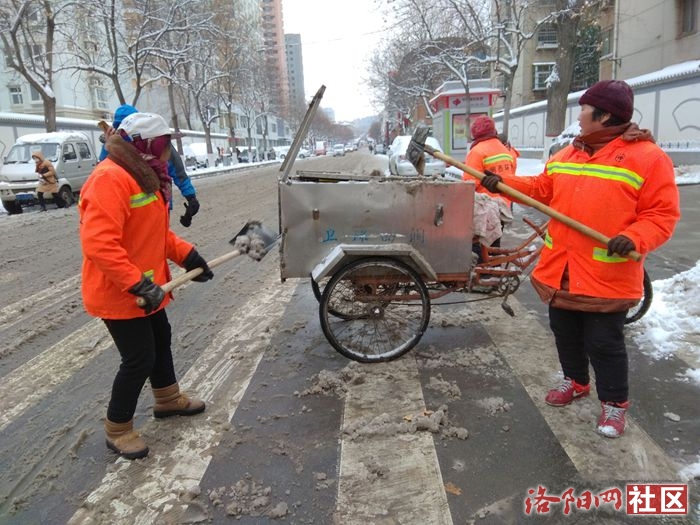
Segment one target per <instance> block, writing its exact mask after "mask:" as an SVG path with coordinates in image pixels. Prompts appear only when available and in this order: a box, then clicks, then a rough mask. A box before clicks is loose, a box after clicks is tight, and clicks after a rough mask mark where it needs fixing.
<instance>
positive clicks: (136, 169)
mask: <svg viewBox="0 0 700 525" xmlns="http://www.w3.org/2000/svg"><path fill="white" fill-rule="evenodd" d="M105 149H106V150H107V156H108V157H109V158H110V159H112V160H113V161H114V162H116V163H117V164H119V166H121V167H122V168H124V169H125V170H126V171H127V172H128V173H129V175H131V176H132V177H133V179H134V180H135V181H136V183H137V184H138V185H139V187H140V188H141V189H142V190H143V191H144V192H146V193H155V192H156V191H157V190H158V189H160V178H159V177H158V175H157V174H156V172H155V170H154V169H153V168H152V167H151V166H150V165H149V164H148V162H147V161H146V160H145V159H144V158H143V157H142V156H141V153H139V151H138V150H137V149H136V148H134V147H133V146H132V145H131V144H129V143H128V142H127V141H126V140H124V139H123V138H122V137H121V135H119V134H114V135H112V136H110V137H109V138H108V139H107V142H105Z"/></svg>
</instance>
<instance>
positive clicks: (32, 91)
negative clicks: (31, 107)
mask: <svg viewBox="0 0 700 525" xmlns="http://www.w3.org/2000/svg"><path fill="white" fill-rule="evenodd" d="M29 100H31V101H32V102H43V99H42V98H41V94H40V93H39V92H38V91H37V90H36V88H35V87H34V86H29Z"/></svg>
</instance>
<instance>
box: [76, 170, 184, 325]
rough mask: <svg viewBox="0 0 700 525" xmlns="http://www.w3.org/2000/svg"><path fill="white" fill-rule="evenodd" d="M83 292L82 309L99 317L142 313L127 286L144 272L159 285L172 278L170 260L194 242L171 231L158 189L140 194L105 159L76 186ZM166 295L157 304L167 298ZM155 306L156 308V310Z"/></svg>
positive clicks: (179, 256)
mask: <svg viewBox="0 0 700 525" xmlns="http://www.w3.org/2000/svg"><path fill="white" fill-rule="evenodd" d="M78 207H79V212H80V241H81V244H82V249H83V269H82V277H83V282H82V292H83V303H84V305H85V309H86V311H87V312H88V313H89V314H90V315H93V316H96V317H101V318H103V319H131V318H134V317H143V316H144V315H145V313H144V310H143V309H141V308H139V307H138V306H136V296H134V295H133V294H131V293H129V292H128V290H129V288H131V287H132V286H134V285H135V284H137V283H138V282H139V281H140V280H141V276H142V275H146V276H147V277H149V278H150V279H152V280H153V281H154V282H155V283H157V284H159V285H163V284H165V283H166V282H167V281H169V280H170V270H169V267H168V262H167V261H168V259H170V260H171V261H173V262H175V263H177V264H181V263H182V261H183V260H184V259H185V257H186V256H187V254H189V252H190V250H191V249H192V245H191V244H190V243H188V242H186V241H184V240H182V239H180V238H179V237H177V235H175V234H174V233H173V232H172V231H170V227H169V214H168V208H167V203H164V202H163V196H162V195H161V194H160V192H157V193H155V194H153V193H151V194H147V193H144V192H143V191H142V190H141V188H140V187H139V185H138V184H137V183H136V181H135V180H134V179H133V178H132V177H131V176H130V175H129V174H128V173H127V172H126V171H125V170H124V169H123V168H121V167H120V166H119V165H117V164H116V163H115V162H113V161H112V160H111V159H109V158H107V159H105V160H104V161H102V162H100V163H99V164H98V165H97V167H96V168H95V169H94V171H93V172H92V174H91V175H90V177H89V178H88V180H87V181H86V183H85V185H84V186H83V188H82V190H81V191H80V202H79V205H78ZM170 298H171V296H170V294H168V295H167V296H166V298H165V300H164V301H163V303H162V304H161V306H160V308H164V307H165V306H166V305H167V304H168V302H169V301H170ZM160 308H159V309H160Z"/></svg>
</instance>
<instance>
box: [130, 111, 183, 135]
mask: <svg viewBox="0 0 700 525" xmlns="http://www.w3.org/2000/svg"><path fill="white" fill-rule="evenodd" d="M118 130H123V131H124V133H126V134H127V135H128V136H129V137H131V138H132V139H136V138H142V139H152V138H155V137H162V136H163V135H171V134H172V133H171V131H170V127H169V126H168V123H167V122H165V119H164V118H163V117H161V116H160V115H157V114H155V113H132V114H131V115H128V116H127V117H125V118H124V120H122V123H121V124H120V125H119V128H118Z"/></svg>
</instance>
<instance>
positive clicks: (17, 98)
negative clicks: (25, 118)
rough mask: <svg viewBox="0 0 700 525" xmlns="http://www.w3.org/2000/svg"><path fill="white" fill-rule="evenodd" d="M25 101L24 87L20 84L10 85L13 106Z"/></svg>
mask: <svg viewBox="0 0 700 525" xmlns="http://www.w3.org/2000/svg"><path fill="white" fill-rule="evenodd" d="M23 103H24V101H23V100H22V88H21V87H19V86H10V104H12V105H13V106H21V105H22V104H23Z"/></svg>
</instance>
